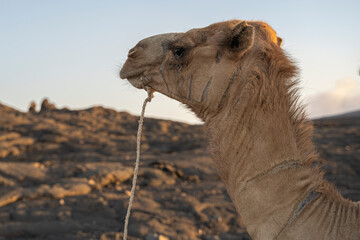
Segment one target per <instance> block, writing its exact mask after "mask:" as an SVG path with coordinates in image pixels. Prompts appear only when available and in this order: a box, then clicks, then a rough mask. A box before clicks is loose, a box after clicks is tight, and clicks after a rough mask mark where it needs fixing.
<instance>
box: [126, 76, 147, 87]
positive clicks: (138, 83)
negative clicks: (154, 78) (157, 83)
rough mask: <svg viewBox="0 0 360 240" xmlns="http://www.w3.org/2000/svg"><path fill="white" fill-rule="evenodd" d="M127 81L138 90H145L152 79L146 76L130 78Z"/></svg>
mask: <svg viewBox="0 0 360 240" xmlns="http://www.w3.org/2000/svg"><path fill="white" fill-rule="evenodd" d="M127 80H128V81H129V82H130V83H131V85H133V86H134V87H136V88H138V89H144V87H145V86H147V85H148V84H149V83H150V79H149V78H148V77H147V76H146V75H144V74H141V75H137V76H133V77H128V78H127Z"/></svg>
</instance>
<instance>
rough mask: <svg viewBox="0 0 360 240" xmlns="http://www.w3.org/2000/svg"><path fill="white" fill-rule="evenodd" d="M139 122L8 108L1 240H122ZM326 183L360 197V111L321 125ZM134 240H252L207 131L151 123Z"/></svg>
mask: <svg viewBox="0 0 360 240" xmlns="http://www.w3.org/2000/svg"><path fill="white" fill-rule="evenodd" d="M137 126H138V117H137V116H133V115H131V114H129V113H126V112H117V111H115V110H111V109H106V108H103V107H93V108H89V109H84V110H69V109H57V108H56V107H55V106H54V105H53V104H51V103H49V102H48V101H44V102H43V103H42V106H41V110H40V111H35V106H34V105H33V106H32V107H31V108H30V110H29V112H27V113H24V112H20V111H17V110H15V109H13V108H10V107H8V106H6V105H3V104H1V103H0V239H6V240H7V239H16V240H25V239H49V240H75V239H101V240H115V239H122V231H123V225H124V218H125V213H126V208H127V205H128V199H129V193H130V189H131V181H132V172H133V166H134V163H135V149H136V131H137ZM314 126H315V133H314V139H313V141H314V143H315V145H316V147H317V149H318V151H319V155H320V158H319V161H318V163H319V164H320V165H321V167H322V169H324V171H326V175H325V177H326V179H328V180H329V181H330V182H332V183H334V184H335V185H336V186H337V188H338V189H339V191H340V192H341V193H342V194H343V196H344V197H346V198H349V199H352V200H354V201H359V200H360V114H350V115H343V116H338V117H333V118H326V119H318V120H314ZM142 141H143V144H142V155H141V161H140V171H139V178H138V185H137V189H136V194H135V200H134V205H133V209H132V213H131V218H130V224H129V238H128V239H129V240H132V239H133V240H142V239H144V240H156V239H161V240H167V239H172V240H181V239H184V240H185V239H194V240H200V239H201V240H219V239H223V240H235V239H239V240H241V239H243V240H245V239H251V238H250V237H249V236H248V234H247V233H246V230H245V229H244V228H243V227H242V225H241V222H240V220H239V218H238V216H237V214H236V212H235V209H234V207H233V205H232V203H231V201H230V199H229V196H228V195H227V193H226V190H225V189H224V186H223V184H222V183H221V181H220V179H219V177H218V176H217V173H216V171H215V169H214V167H213V165H212V160H211V158H210V156H209V154H208V152H207V150H206V146H207V143H206V140H205V138H204V136H203V134H202V130H201V126H200V125H189V124H185V123H180V122H172V121H167V120H160V119H151V118H146V119H145V125H144V131H143V137H142Z"/></svg>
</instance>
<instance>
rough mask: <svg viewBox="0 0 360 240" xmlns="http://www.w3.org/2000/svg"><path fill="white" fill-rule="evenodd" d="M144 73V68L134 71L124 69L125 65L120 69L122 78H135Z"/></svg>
mask: <svg viewBox="0 0 360 240" xmlns="http://www.w3.org/2000/svg"><path fill="white" fill-rule="evenodd" d="M142 73H143V71H142V70H132V71H127V70H126V69H124V67H123V68H122V69H121V71H120V77H121V78H122V79H126V78H127V79H129V78H135V77H138V76H140V75H141V74H142Z"/></svg>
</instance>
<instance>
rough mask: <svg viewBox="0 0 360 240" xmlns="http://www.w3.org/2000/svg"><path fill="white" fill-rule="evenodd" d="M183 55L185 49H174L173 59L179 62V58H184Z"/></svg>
mask: <svg viewBox="0 0 360 240" xmlns="http://www.w3.org/2000/svg"><path fill="white" fill-rule="evenodd" d="M184 53H185V48H183V47H178V48H175V49H174V57H175V58H176V59H177V60H179V59H180V58H182V57H183V56H184Z"/></svg>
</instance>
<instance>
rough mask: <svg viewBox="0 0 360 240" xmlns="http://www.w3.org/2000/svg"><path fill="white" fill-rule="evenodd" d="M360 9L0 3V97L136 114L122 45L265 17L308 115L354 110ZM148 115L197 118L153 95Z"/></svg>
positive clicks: (359, 101) (137, 101) (276, 4)
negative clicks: (123, 74)
mask: <svg viewBox="0 0 360 240" xmlns="http://www.w3.org/2000/svg"><path fill="white" fill-rule="evenodd" d="M359 9H360V2H359V1H357V0H342V1H328V0H327V1H323V0H321V1H310V0H305V1H262V0H259V1H255V2H254V1H226V0H225V1H212V0H210V1H181V2H177V3H176V4H174V3H172V2H170V1H156V2H154V1H131V2H130V1H127V2H126V1H91V0H86V1H84V0H78V1H45V0H43V1H40V0H32V1H24V0H14V1H0V29H1V31H0V101H1V102H2V103H3V104H6V105H10V106H11V107H14V108H16V109H19V110H22V111H26V110H27V109H28V106H29V103H30V101H35V102H37V103H38V104H39V103H40V102H41V99H43V98H44V97H48V98H49V99H50V100H51V101H52V102H54V103H55V104H56V105H57V107H70V108H71V109H82V108H87V107H91V106H95V105H102V106H105V107H110V108H113V109H116V110H124V111H128V112H130V113H132V114H139V112H140V108H141V104H142V101H143V99H144V98H145V96H146V94H145V92H144V91H141V90H137V89H134V88H133V87H132V86H131V85H130V84H128V83H126V81H124V80H121V79H120V78H119V71H120V68H121V66H122V64H123V63H124V62H125V60H126V56H127V52H128V50H129V49H130V48H132V47H133V46H134V45H135V44H136V43H137V42H138V41H139V40H141V39H143V38H145V37H148V36H150V35H155V34H160V33H165V32H182V31H187V30H189V29H191V28H198V27H205V26H207V25H209V24H212V23H214V22H218V21H224V20H230V19H245V20H261V21H265V22H267V23H269V24H270V25H271V26H272V27H273V28H274V29H275V30H276V31H277V33H278V35H279V36H280V37H282V38H283V39H284V42H283V48H284V49H285V50H286V51H287V52H288V54H290V56H292V58H293V59H294V60H295V61H296V62H297V65H298V66H299V67H300V69H301V80H302V82H301V88H302V90H301V93H302V96H303V102H304V103H307V105H308V112H309V114H310V116H311V117H312V118H316V117H321V116H327V115H333V114H339V113H343V112H348V111H354V110H358V109H359V108H360V77H359V71H360V44H359V43H360V26H359V22H360V14H359ZM147 113H148V116H152V117H157V118H164V119H172V120H180V121H184V122H187V123H200V121H199V120H198V119H197V118H196V117H195V116H194V115H193V114H192V113H190V112H189V111H188V110H187V109H186V108H185V107H183V106H180V104H179V103H177V102H175V101H173V100H170V99H169V98H166V97H164V96H160V94H156V97H155V99H154V101H153V103H152V104H150V105H149V107H148V110H147Z"/></svg>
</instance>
